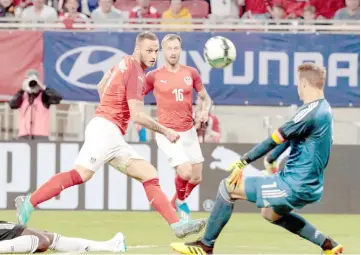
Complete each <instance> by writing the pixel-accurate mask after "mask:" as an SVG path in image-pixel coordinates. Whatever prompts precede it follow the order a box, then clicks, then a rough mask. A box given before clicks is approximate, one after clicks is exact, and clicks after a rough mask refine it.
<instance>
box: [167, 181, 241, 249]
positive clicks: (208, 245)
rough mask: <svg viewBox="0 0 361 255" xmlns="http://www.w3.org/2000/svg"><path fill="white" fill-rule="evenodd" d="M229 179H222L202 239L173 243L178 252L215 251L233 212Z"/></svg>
mask: <svg viewBox="0 0 361 255" xmlns="http://www.w3.org/2000/svg"><path fill="white" fill-rule="evenodd" d="M227 185H228V180H227V179H224V180H222V181H221V183H220V185H219V188H218V193H217V197H216V202H215V205H214V207H213V210H212V212H211V215H210V217H209V218H208V223H207V228H206V231H205V233H204V236H203V238H202V239H201V240H198V241H195V242H191V243H185V244H183V243H172V244H171V246H172V248H173V249H174V250H176V251H177V252H180V253H182V254H197V253H199V254H204V253H206V254H209V253H213V247H214V244H215V242H216V240H217V238H218V236H219V235H220V233H221V232H222V229H223V228H224V226H225V225H226V224H227V223H228V221H229V220H230V218H231V215H232V212H233V205H234V200H235V199H234V198H232V194H231V192H230V191H229V189H228V187H227Z"/></svg>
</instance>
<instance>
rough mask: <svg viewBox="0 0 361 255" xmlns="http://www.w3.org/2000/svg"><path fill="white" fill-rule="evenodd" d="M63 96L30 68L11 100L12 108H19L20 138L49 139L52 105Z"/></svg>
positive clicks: (58, 101)
mask: <svg viewBox="0 0 361 255" xmlns="http://www.w3.org/2000/svg"><path fill="white" fill-rule="evenodd" d="M61 100H62V97H61V95H60V94H58V92H57V91H56V90H54V89H49V88H46V87H45V85H44V84H43V83H42V82H41V81H40V79H39V74H38V72H37V71H35V70H28V71H27V73H26V75H25V79H24V81H23V84H22V89H21V90H19V91H18V92H17V93H16V94H15V95H14V96H13V97H12V98H11V99H10V101H9V106H10V108H11V109H19V133H18V138H19V139H27V140H34V139H36V140H48V137H49V134H50V110H49V109H50V105H52V104H59V103H60V101H61Z"/></svg>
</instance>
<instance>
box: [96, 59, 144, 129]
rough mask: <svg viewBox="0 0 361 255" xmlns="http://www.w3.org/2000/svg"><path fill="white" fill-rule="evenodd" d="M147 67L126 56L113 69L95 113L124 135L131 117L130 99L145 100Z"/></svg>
mask: <svg viewBox="0 0 361 255" xmlns="http://www.w3.org/2000/svg"><path fill="white" fill-rule="evenodd" d="M145 68H146V67H145V66H143V65H142V64H140V63H139V62H138V61H136V60H135V59H134V58H133V57H131V56H126V57H124V58H123V59H122V61H120V63H119V64H118V65H115V66H114V67H113V68H112V69H111V75H110V77H109V79H108V80H107V81H106V82H105V85H104V90H103V95H102V97H101V99H100V104H99V106H98V107H97V110H96V113H95V115H96V116H99V117H103V118H105V119H107V120H109V121H111V122H113V123H114V124H115V125H117V126H118V127H119V128H120V130H121V132H122V134H123V135H124V134H125V133H126V132H127V128H128V123H129V119H130V112H129V105H128V100H129V99H137V100H141V101H143V100H144V96H143V95H142V88H143V82H144V81H145V74H144V70H145Z"/></svg>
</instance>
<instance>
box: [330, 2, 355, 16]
mask: <svg viewBox="0 0 361 255" xmlns="http://www.w3.org/2000/svg"><path fill="white" fill-rule="evenodd" d="M333 19H337V20H360V0H346V7H345V8H342V9H340V10H338V11H337V12H336V14H335V17H333Z"/></svg>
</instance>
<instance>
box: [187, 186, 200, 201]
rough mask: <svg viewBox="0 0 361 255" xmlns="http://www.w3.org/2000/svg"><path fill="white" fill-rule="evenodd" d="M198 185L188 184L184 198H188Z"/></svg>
mask: <svg viewBox="0 0 361 255" xmlns="http://www.w3.org/2000/svg"><path fill="white" fill-rule="evenodd" d="M198 184H199V183H191V182H188V184H187V187H186V195H185V197H186V198H187V197H189V195H190V194H191V193H192V190H193V189H194V188H195V187H197V186H198Z"/></svg>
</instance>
